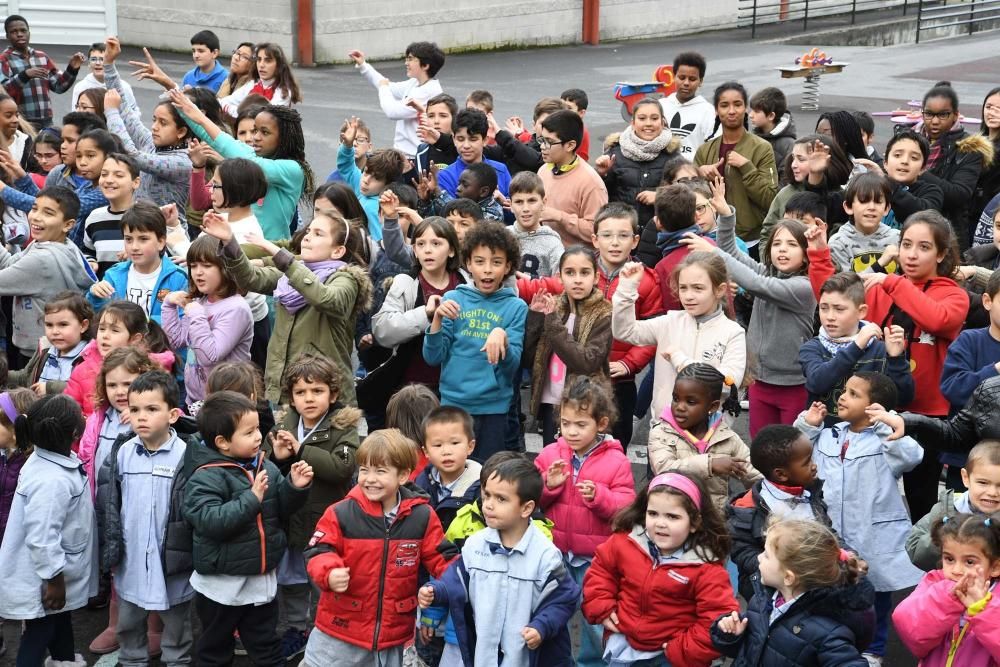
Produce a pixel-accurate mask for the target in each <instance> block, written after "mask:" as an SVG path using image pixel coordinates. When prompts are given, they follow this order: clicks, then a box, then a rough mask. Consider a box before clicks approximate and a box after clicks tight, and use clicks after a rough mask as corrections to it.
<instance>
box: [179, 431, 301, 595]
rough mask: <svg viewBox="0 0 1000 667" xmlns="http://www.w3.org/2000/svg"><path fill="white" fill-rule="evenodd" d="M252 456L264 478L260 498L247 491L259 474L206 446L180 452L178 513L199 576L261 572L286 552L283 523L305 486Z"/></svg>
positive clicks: (256, 573) (276, 561) (266, 570)
mask: <svg viewBox="0 0 1000 667" xmlns="http://www.w3.org/2000/svg"><path fill="white" fill-rule="evenodd" d="M257 456H258V457H259V459H258V464H257V465H258V467H257V470H258V471H259V470H266V471H267V477H268V488H267V492H266V493H265V494H264V501H263V502H260V501H258V500H257V496H255V495H254V494H253V491H251V490H250V489H251V487H252V486H253V480H254V478H255V476H256V474H258V473H256V472H251V471H250V470H247V469H246V468H244V467H243V466H241V465H240V464H239V463H238V462H236V461H235V460H233V459H231V458H228V457H226V456H223V455H222V454H220V453H219V452H218V451H216V450H215V449H212V448H210V447H207V446H205V445H201V446H198V447H189V448H188V450H187V451H186V452H185V459H184V466H183V467H182V468H181V474H182V475H183V476H185V477H187V484H186V485H185V489H184V504H183V514H184V519H185V520H186V521H187V522H188V524H189V525H190V526H191V531H192V534H193V537H192V545H193V547H192V551H193V553H192V557H193V559H194V569H195V570H196V571H197V572H198V573H199V574H230V575H241V576H253V575H258V574H265V573H267V572H270V571H271V570H273V569H275V568H276V567H278V563H279V562H280V561H281V558H282V557H283V556H284V555H285V548H286V546H287V544H288V540H287V538H286V537H285V529H284V525H285V524H286V523H287V522H288V519H289V518H290V517H291V515H292V514H293V513H294V512H296V511H297V510H298V509H299V508H300V507H302V505H304V504H305V502H306V498H307V497H308V495H309V489H308V488H305V489H300V488H297V487H295V486H293V485H292V482H291V479H290V478H287V477H285V476H284V475H282V474H281V471H279V470H278V467H277V466H275V465H274V464H273V463H271V462H270V461H268V460H267V459H266V458H265V457H264V455H263V454H262V453H259V454H258V455H257Z"/></svg>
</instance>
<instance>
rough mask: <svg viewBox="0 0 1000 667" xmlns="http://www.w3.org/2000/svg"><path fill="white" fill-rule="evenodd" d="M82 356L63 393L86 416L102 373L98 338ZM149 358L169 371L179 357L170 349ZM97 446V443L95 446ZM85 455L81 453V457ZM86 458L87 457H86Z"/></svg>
mask: <svg viewBox="0 0 1000 667" xmlns="http://www.w3.org/2000/svg"><path fill="white" fill-rule="evenodd" d="M80 356H81V357H83V361H82V362H80V363H79V364H77V365H76V367H75V368H73V372H72V373H71V374H70V376H69V381H68V382H67V383H66V389H65V391H63V393H64V394H66V395H67V396H69V397H70V398H72V399H73V400H74V401H76V402H77V403H79V404H80V407H81V408H82V409H83V416H84V417H90V415H91V413H93V412H94V408H95V406H94V389H95V387H96V386H97V376H98V375H100V374H101V366H102V365H103V364H104V357H103V356H101V351H100V349H98V347H97V341H96V340H92V341H90V342H89V343H87V347H85V348H83V352H81V353H80ZM149 358H150V359H152V360H153V361H154V362H155V363H157V364H159V365H160V366H162V367H163V370H165V371H167V372H168V373H169V372H171V371H172V370H173V367H174V361H176V359H177V358H176V357H175V356H174V353H173V352H171V351H170V350H167V351H166V352H149ZM88 426H89V425H88ZM100 428H101V424H100V421H98V422H97V433H100ZM85 439H86V438H85ZM93 441H94V443H96V442H97V438H96V437H95V438H94V440H93ZM96 446H97V445H96V444H95V445H94V447H96ZM83 457H84V455H83V454H81V458H83ZM84 460H87V459H85V458H84Z"/></svg>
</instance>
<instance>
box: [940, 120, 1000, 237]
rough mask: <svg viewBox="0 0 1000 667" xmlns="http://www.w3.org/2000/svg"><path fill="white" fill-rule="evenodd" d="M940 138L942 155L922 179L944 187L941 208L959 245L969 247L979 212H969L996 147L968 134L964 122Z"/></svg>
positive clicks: (984, 139) (984, 138)
mask: <svg viewBox="0 0 1000 667" xmlns="http://www.w3.org/2000/svg"><path fill="white" fill-rule="evenodd" d="M956 125H957V127H956V128H954V129H952V130H951V131H950V132H948V133H947V134H945V135H944V136H942V137H941V138H939V139H938V142H939V143H940V144H941V156H940V157H939V158H938V160H937V162H936V163H935V164H934V167H933V168H931V169H929V170H927V171H926V172H924V174H923V178H925V179H926V180H927V181H929V182H931V183H933V184H934V185H937V186H938V187H939V188H941V193H942V194H943V196H944V202H943V205H942V207H941V208H940V209H939V210H940V211H941V214H942V215H944V217H946V218H948V220H949V221H951V224H952V227H954V228H955V235H956V236H958V243H959V246H961V247H962V248H967V247H968V246H969V241H970V236H969V235H970V233H971V229H970V226H971V225H972V224H974V223H975V221H976V220H978V218H979V213H980V211H970V210H969V204H970V203H971V202H972V200H973V197H974V195H975V193H976V184H977V183H978V182H979V175H980V174H981V173H982V171H983V169H985V168H986V167H988V166H989V165H990V164H991V163H992V162H993V144H992V142H990V140H989V139H987V138H986V137H984V136H983V135H981V134H969V133H967V132H966V131H965V130H964V129H963V128H962V124H961V123H956Z"/></svg>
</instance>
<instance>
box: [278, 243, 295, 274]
mask: <svg viewBox="0 0 1000 667" xmlns="http://www.w3.org/2000/svg"><path fill="white" fill-rule="evenodd" d="M273 261H274V266H275V267H276V268H277V269H278V270H279V271H281V272H282V273H287V272H288V269H289V267H291V265H292V262H294V261H295V255H293V254H292V253H291V251H289V250H286V249H284V248H282V249H281V250H279V251H278V252H276V253H275V254H274V258H273Z"/></svg>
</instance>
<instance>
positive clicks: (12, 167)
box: [0, 150, 26, 181]
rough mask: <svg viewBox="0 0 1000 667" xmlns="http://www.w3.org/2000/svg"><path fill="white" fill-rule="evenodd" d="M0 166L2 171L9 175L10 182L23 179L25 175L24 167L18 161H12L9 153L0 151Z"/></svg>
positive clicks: (12, 157) (12, 158)
mask: <svg viewBox="0 0 1000 667" xmlns="http://www.w3.org/2000/svg"><path fill="white" fill-rule="evenodd" d="M0 165H2V166H3V169H4V171H6V172H7V173H8V174H9V175H10V179H11V180H12V181H16V180H17V179H19V178H23V177H24V176H25V174H26V172H25V171H24V167H22V166H21V163H20V162H19V161H18V160H15V159H14V156H13V155H11V154H10V151H7V150H0Z"/></svg>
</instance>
